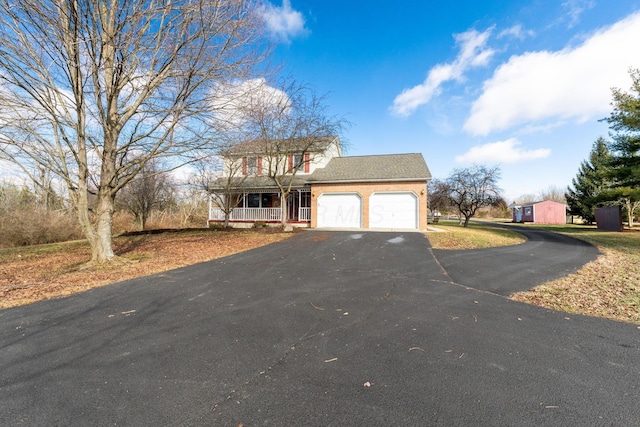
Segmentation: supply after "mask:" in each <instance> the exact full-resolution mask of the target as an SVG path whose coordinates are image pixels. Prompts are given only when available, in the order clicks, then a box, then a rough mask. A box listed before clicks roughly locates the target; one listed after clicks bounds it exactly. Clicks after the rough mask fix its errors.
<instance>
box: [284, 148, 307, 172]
mask: <svg viewBox="0 0 640 427" xmlns="http://www.w3.org/2000/svg"><path fill="white" fill-rule="evenodd" d="M309 160H310V156H309V153H304V155H303V154H294V155H291V156H289V165H288V166H289V172H293V171H294V170H297V171H298V172H304V173H309V163H310V162H309Z"/></svg>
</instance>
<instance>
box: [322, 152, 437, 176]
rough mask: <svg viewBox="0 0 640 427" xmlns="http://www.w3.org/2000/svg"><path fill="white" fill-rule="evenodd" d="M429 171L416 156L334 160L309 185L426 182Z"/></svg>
mask: <svg viewBox="0 0 640 427" xmlns="http://www.w3.org/2000/svg"><path fill="white" fill-rule="evenodd" d="M430 179H431V172H430V171H429V168H428V167H427V163H426V162H425V161H424V157H422V154H419V153H408V154H384V155H377V156H352V157H334V158H333V159H331V160H330V161H329V163H328V164H327V166H325V167H324V168H322V169H316V170H315V171H314V172H313V174H312V175H311V177H310V178H309V181H310V182H367V181H428V180H430Z"/></svg>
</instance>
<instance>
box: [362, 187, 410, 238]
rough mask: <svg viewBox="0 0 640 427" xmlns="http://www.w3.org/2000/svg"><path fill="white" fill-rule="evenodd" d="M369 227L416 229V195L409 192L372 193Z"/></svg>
mask: <svg viewBox="0 0 640 427" xmlns="http://www.w3.org/2000/svg"><path fill="white" fill-rule="evenodd" d="M369 227H370V228H393V229H396V228H409V229H417V228H418V197H417V196H416V195H415V194H414V193H411V192H402V193H375V194H372V195H371V197H370V198H369Z"/></svg>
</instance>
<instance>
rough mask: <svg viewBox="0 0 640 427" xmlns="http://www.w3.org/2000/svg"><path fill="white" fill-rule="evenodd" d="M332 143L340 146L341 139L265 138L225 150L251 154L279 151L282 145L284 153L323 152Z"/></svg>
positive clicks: (233, 152) (231, 154)
mask: <svg viewBox="0 0 640 427" xmlns="http://www.w3.org/2000/svg"><path fill="white" fill-rule="evenodd" d="M331 144H338V147H339V146H340V139H339V138H338V137H337V136H318V137H307V138H293V139H283V140H280V141H276V140H274V141H271V142H269V143H268V142H267V141H264V140H259V139H256V140H252V141H244V142H240V143H237V144H235V145H233V146H232V147H229V149H227V150H225V151H224V153H223V154H224V155H226V156H237V155H251V154H270V153H271V154H272V153H273V152H275V151H277V147H278V146H279V145H280V146H282V147H284V150H285V151H284V153H285V154H286V153H294V152H296V151H311V152H321V151H324V150H326V149H327V147H329V145H331Z"/></svg>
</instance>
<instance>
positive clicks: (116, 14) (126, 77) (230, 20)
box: [0, 0, 269, 263]
mask: <svg viewBox="0 0 640 427" xmlns="http://www.w3.org/2000/svg"><path fill="white" fill-rule="evenodd" d="M258 6H259V5H258V4H257V3H254V2H247V1H244V0H225V1H215V0H172V1H170V2H156V1H153V0H82V1H80V0H21V1H0V76H2V82H1V87H0V105H2V108H1V109H0V129H1V130H2V131H1V132H0V159H3V160H8V161H12V162H14V163H15V164H17V165H18V166H19V167H21V168H22V169H23V171H24V173H25V174H27V175H28V176H29V177H33V171H36V170H42V168H43V167H44V168H46V169H48V171H50V172H51V174H53V175H56V176H57V177H58V179H60V181H61V182H64V183H65V184H66V186H67V188H68V190H69V194H70V195H71V198H72V201H73V203H74V205H75V206H74V207H75V209H76V211H77V216H78V221H79V222H80V225H81V227H82V231H83V232H84V234H85V236H86V237H87V240H88V241H89V243H90V244H91V248H92V261H93V262H94V263H103V262H109V261H111V260H112V259H114V252H113V248H112V243H111V233H112V215H113V212H114V200H115V197H116V195H117V193H118V192H119V191H120V190H121V189H122V188H123V187H124V186H125V185H127V183H128V182H130V181H131V180H133V179H134V178H135V177H136V176H137V175H138V174H139V173H140V171H141V170H143V168H144V166H145V164H147V163H148V162H151V161H153V160H154V159H159V158H168V157H171V158H172V159H174V161H173V164H172V166H173V167H177V166H178V165H179V164H181V163H185V162H190V161H192V160H194V157H200V156H201V155H202V153H203V152H204V151H209V150H210V151H215V148H216V147H217V145H219V143H220V142H219V137H218V136H217V133H216V129H218V127H219V123H220V122H221V120H220V119H219V118H218V117H217V116H216V111H217V110H216V107H215V105H214V104H215V100H216V92H215V90H214V89H215V87H217V86H218V85H220V84H224V83H225V82H231V81H233V82H235V81H242V80H245V79H246V78H248V77H249V75H250V74H251V72H252V71H254V70H255V66H256V65H257V64H259V63H260V62H261V61H262V59H263V58H265V56H266V54H267V53H268V50H269V49H265V47H267V46H265V43H264V40H263V39H262V37H261V36H262V27H263V23H264V20H263V19H262V17H261V16H260V13H261V12H260V11H261V9H260V8H259V7H258ZM90 194H91V195H93V194H97V202H95V203H97V204H96V206H93V205H90V203H89V202H90V200H89V197H90ZM92 202H93V201H92Z"/></svg>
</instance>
